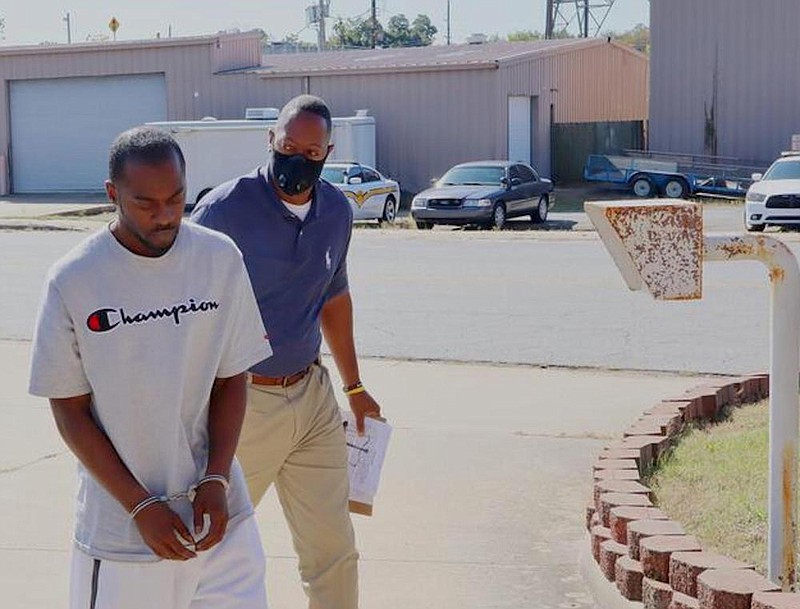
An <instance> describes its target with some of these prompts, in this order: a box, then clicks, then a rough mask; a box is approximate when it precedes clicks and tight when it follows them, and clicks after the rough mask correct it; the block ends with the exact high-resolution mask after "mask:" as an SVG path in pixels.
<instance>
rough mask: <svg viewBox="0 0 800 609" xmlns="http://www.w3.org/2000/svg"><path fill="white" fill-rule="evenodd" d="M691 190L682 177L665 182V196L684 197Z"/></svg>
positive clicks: (672, 197)
mask: <svg viewBox="0 0 800 609" xmlns="http://www.w3.org/2000/svg"><path fill="white" fill-rule="evenodd" d="M688 192H689V186H688V185H687V184H686V182H684V181H683V180H681V179H680V178H672V179H670V180H668V181H667V183H666V184H664V196H666V197H669V198H670V199H683V198H684V197H685V196H686V195H687V194H688Z"/></svg>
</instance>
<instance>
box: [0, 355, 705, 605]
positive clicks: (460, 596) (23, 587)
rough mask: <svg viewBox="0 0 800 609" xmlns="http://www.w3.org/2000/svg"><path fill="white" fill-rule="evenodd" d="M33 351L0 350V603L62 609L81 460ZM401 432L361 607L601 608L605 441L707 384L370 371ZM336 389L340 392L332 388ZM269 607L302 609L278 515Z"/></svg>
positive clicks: (471, 371)
mask: <svg viewBox="0 0 800 609" xmlns="http://www.w3.org/2000/svg"><path fill="white" fill-rule="evenodd" d="M29 347H30V345H29V343H26V342H0V380H2V385H3V387H4V388H5V389H4V391H3V393H2V395H0V474H2V480H3V484H2V485H0V513H2V514H3V529H2V535H0V606H2V607H4V608H6V607H7V608H8V609H61V608H64V607H66V599H67V589H68V578H67V574H68V556H69V550H70V535H71V529H72V514H73V496H74V492H75V475H74V470H75V463H74V460H73V458H72V457H71V456H70V454H69V453H68V452H67V450H66V448H65V447H64V445H63V444H62V443H61V441H60V439H59V438H58V435H57V433H56V431H55V428H54V425H53V423H52V421H51V417H50V412H49V408H48V406H47V404H46V402H45V401H43V400H38V399H34V398H31V397H29V396H27V394H26V382H27V374H28V371H27V366H28V357H29ZM362 372H363V377H364V379H365V381H366V383H367V384H368V386H369V387H370V389H371V391H372V392H373V394H374V395H375V396H376V397H377V398H378V399H379V401H380V402H381V404H382V406H383V408H384V412H385V415H386V416H387V417H388V418H389V420H390V422H391V423H392V424H393V425H394V426H395V433H394V436H393V440H392V445H391V447H390V452H389V455H388V457H387V462H386V465H385V471H384V480H383V485H382V489H381V492H380V495H379V497H378V499H377V502H376V508H375V516H374V517H372V518H363V517H355V522H356V528H357V535H358V543H359V548H360V550H361V554H362V561H361V578H362V606H363V607H365V608H370V609H408V608H409V607H430V608H436V609H451V608H452V609H456V608H458V609H473V608H474V609H488V608H492V607H497V608H500V607H502V608H514V609H527V608H530V609H534V608H535V609H546V608H553V609H555V608H570V607H574V608H578V607H593V606H594V601H593V599H592V598H591V597H590V596H589V595H588V592H587V588H586V587H585V585H584V582H583V581H582V580H581V577H580V575H579V569H578V554H579V549H580V547H581V544H584V543H585V537H584V535H585V530H584V526H583V521H584V510H583V508H584V505H585V503H586V501H587V500H588V498H589V496H590V490H591V480H590V479H589V472H590V468H591V463H592V461H593V460H594V459H595V456H596V453H597V452H598V451H599V450H600V448H601V447H602V446H603V445H604V443H605V442H604V440H606V439H607V438H609V437H613V436H616V435H618V434H619V433H620V431H621V430H622V429H623V428H624V427H625V426H626V425H627V424H628V423H629V422H630V420H631V419H632V418H633V417H634V416H636V415H638V414H639V413H641V411H643V410H644V409H645V408H646V407H647V406H649V405H650V404H652V403H653V402H655V401H657V400H659V399H661V398H663V397H666V396H668V395H670V394H675V393H677V392H682V391H683V390H685V389H686V388H688V387H690V386H694V385H696V384H697V383H698V382H699V381H698V378H697V377H675V376H664V375H658V376H656V375H645V374H632V373H597V372H585V371H570V370H555V369H537V368H527V367H492V366H476V365H455V364H442V363H409V362H393V361H379V360H366V361H364V362H363V363H362ZM337 385H338V381H337ZM257 517H258V521H259V525H260V527H261V533H262V537H263V539H264V542H265V545H266V548H267V553H268V585H269V594H270V599H271V601H270V602H271V608H272V609H296V608H299V607H302V606H303V605H304V597H303V593H302V591H301V590H300V587H299V584H298V577H297V575H296V568H295V559H294V555H293V551H292V547H291V541H290V539H289V536H288V533H287V530H286V527H285V524H284V521H283V517H282V515H281V514H280V511H279V508H278V507H277V501H276V498H275V496H274V494H273V493H270V494H269V495H268V496H267V498H266V499H265V500H264V502H263V503H262V504H261V505H260V506H259V508H258V510H257Z"/></svg>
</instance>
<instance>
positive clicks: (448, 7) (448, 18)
mask: <svg viewBox="0 0 800 609" xmlns="http://www.w3.org/2000/svg"><path fill="white" fill-rule="evenodd" d="M447 46H450V0H447Z"/></svg>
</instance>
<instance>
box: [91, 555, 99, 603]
mask: <svg viewBox="0 0 800 609" xmlns="http://www.w3.org/2000/svg"><path fill="white" fill-rule="evenodd" d="M99 580H100V560H98V559H97V558H95V559H94V568H93V569H92V596H91V599H90V600H89V609H96V607H97V584H98V582H99Z"/></svg>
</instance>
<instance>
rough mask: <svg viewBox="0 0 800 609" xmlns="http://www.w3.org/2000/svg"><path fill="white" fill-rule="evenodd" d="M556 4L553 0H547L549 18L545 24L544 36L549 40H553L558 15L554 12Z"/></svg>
mask: <svg viewBox="0 0 800 609" xmlns="http://www.w3.org/2000/svg"><path fill="white" fill-rule="evenodd" d="M554 10H555V5H554V4H553V0H547V19H546V21H545V24H544V37H545V39H547V40H552V38H553V29H554V28H555V22H556V16H555V13H554Z"/></svg>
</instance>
